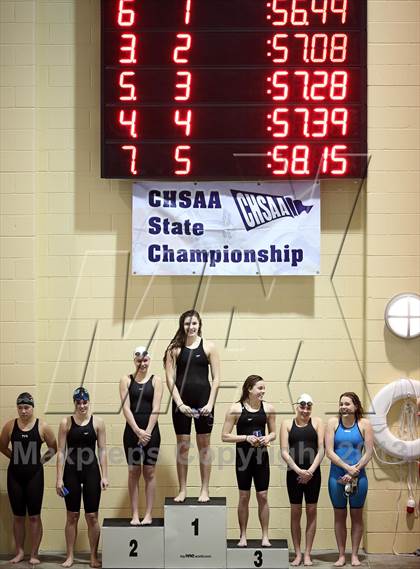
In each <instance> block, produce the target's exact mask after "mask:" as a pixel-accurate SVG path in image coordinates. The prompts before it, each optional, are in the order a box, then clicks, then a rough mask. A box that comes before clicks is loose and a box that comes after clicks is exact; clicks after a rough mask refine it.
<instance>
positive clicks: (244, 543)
mask: <svg viewBox="0 0 420 569" xmlns="http://www.w3.org/2000/svg"><path fill="white" fill-rule="evenodd" d="M237 546H238V547H248V542H247V540H246V536H245V535H241V537H240V538H239V541H238V543H237Z"/></svg>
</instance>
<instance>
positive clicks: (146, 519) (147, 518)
mask: <svg viewBox="0 0 420 569" xmlns="http://www.w3.org/2000/svg"><path fill="white" fill-rule="evenodd" d="M140 525H141V526H151V525H152V516H150V515H148V514H147V515H146V516H144V518H143V519H142V520H141V522H140Z"/></svg>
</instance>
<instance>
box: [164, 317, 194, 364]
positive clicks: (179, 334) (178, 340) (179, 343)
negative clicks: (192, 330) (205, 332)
mask: <svg viewBox="0 0 420 569" xmlns="http://www.w3.org/2000/svg"><path fill="white" fill-rule="evenodd" d="M194 316H195V317H196V318H197V320H198V332H197V335H198V336H201V325H202V322H201V316H200V315H199V313H198V312H197V311H196V310H194V309H191V310H187V311H186V312H183V313H182V314H181V316H180V317H179V321H178V330H177V331H176V333H175V336H174V337H173V338H172V340H171V341H170V342H169V344H168V347H167V348H166V350H165V354H164V356H163V365H165V364H166V358H167V357H168V354H169V355H170V356H172V354H173V351H174V350H176V349H177V348H183V347H184V346H185V340H186V335H185V330H184V322H185V320H186V319H187V318H193V317H194Z"/></svg>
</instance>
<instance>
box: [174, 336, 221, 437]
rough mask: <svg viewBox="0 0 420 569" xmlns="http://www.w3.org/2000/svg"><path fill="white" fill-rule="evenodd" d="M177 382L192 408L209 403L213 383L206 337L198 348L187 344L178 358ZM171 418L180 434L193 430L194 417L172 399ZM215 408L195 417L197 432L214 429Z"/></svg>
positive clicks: (186, 403) (182, 397)
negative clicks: (206, 349)
mask: <svg viewBox="0 0 420 569" xmlns="http://www.w3.org/2000/svg"><path fill="white" fill-rule="evenodd" d="M175 385H176V387H177V389H178V391H179V395H180V396H181V399H182V402H183V403H185V405H188V406H189V407H191V408H192V409H197V410H198V409H201V408H202V407H204V406H205V405H207V403H208V400H209V397H210V391H211V386H210V382H209V360H208V358H207V355H206V352H205V351H204V347H203V339H201V341H200V344H199V346H198V347H197V348H194V349H190V348H187V347H186V346H184V347H183V348H182V349H181V351H180V353H179V356H178V357H177V360H176V378H175ZM172 421H173V424H174V428H175V432H176V434H177V435H189V434H190V433H191V422H192V418H191V417H187V416H186V415H184V414H183V413H182V412H181V411H180V410H179V409H177V407H176V405H175V403H174V402H172ZM213 422H214V410H213V411H212V413H211V414H210V415H208V416H207V417H206V416H204V415H200V417H198V418H197V419H196V418H194V424H195V432H196V433H197V434H208V433H211V431H212V429H213Z"/></svg>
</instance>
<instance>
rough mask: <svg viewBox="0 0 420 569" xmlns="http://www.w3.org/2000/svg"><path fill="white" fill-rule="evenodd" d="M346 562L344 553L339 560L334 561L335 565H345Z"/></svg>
mask: <svg viewBox="0 0 420 569" xmlns="http://www.w3.org/2000/svg"><path fill="white" fill-rule="evenodd" d="M345 564H346V558H345V556H344V555H340V557H339V558H338V559H337V561H336V562H335V563H334V567H344V565H345Z"/></svg>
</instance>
